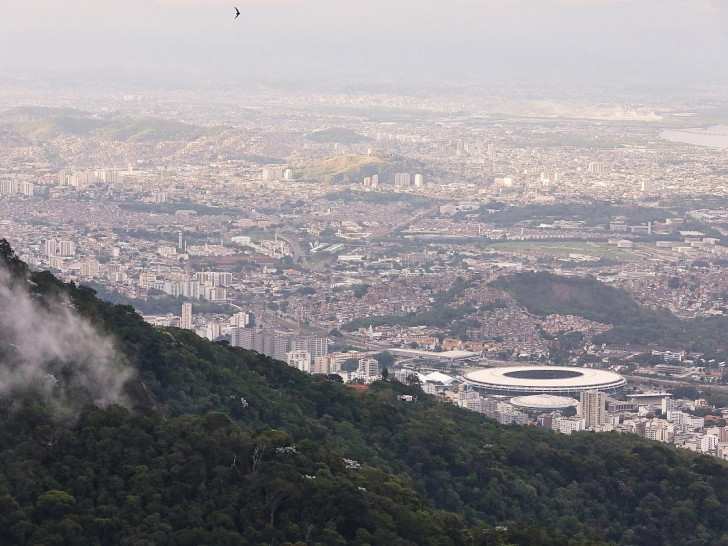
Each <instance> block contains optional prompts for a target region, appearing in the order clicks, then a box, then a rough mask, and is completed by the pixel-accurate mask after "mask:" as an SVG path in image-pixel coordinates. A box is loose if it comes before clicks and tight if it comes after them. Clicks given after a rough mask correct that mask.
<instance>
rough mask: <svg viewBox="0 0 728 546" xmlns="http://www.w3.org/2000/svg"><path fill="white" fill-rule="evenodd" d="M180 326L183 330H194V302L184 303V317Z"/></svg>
mask: <svg viewBox="0 0 728 546" xmlns="http://www.w3.org/2000/svg"><path fill="white" fill-rule="evenodd" d="M179 327H180V328H182V329H183V330H192V304H191V303H183V304H182V317H181V319H180V322H179Z"/></svg>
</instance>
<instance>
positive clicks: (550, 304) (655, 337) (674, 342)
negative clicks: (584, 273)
mask: <svg viewBox="0 0 728 546" xmlns="http://www.w3.org/2000/svg"><path fill="white" fill-rule="evenodd" d="M493 285H494V286H495V287H497V288H500V289H502V290H505V291H506V292H509V293H510V294H511V295H512V296H513V297H514V298H515V299H516V300H517V301H518V302H519V303H520V304H521V305H523V306H524V307H526V309H528V311H529V312H530V313H533V314H535V315H548V314H551V313H558V314H562V315H578V316H580V317H584V318H587V319H590V320H595V321H597V322H601V323H603V324H611V325H613V326H614V328H613V329H611V330H609V331H607V332H604V333H603V334H600V335H598V336H596V337H595V338H594V342H595V343H608V344H616V345H623V344H628V343H629V344H640V345H642V344H656V345H660V346H661V347H666V348H672V349H683V350H688V351H697V352H701V353H705V354H706V355H710V356H707V358H711V357H712V355H716V354H718V353H722V352H725V351H728V318H726V317H722V316H715V317H708V318H705V317H701V318H696V319H693V320H681V319H679V318H678V317H676V316H675V315H673V314H672V313H671V312H670V311H669V310H668V309H651V308H648V307H645V306H641V305H638V304H637V303H636V302H635V301H634V300H633V299H632V297H631V296H630V295H629V294H628V293H627V292H626V291H624V290H622V289H619V288H615V287H613V286H609V285H606V284H604V283H601V282H599V281H598V280H597V279H596V278H594V277H585V278H584V277H562V276H559V275H554V274H552V273H547V272H543V271H542V272H537V273H534V272H527V273H519V274H516V275H509V276H504V277H501V278H499V279H498V280H496V281H495V282H494V283H493Z"/></svg>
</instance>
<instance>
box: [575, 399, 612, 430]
mask: <svg viewBox="0 0 728 546" xmlns="http://www.w3.org/2000/svg"><path fill="white" fill-rule="evenodd" d="M580 401H581V410H580V412H581V417H583V418H584V419H585V426H586V428H590V427H595V426H598V425H603V424H604V423H606V422H607V410H606V407H607V393H604V392H600V391H582V393H581V399H580Z"/></svg>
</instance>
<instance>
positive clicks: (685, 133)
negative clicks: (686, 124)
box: [660, 125, 728, 150]
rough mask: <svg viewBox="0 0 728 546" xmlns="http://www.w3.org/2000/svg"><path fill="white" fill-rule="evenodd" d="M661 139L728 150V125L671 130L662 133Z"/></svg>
mask: <svg viewBox="0 0 728 546" xmlns="http://www.w3.org/2000/svg"><path fill="white" fill-rule="evenodd" d="M660 138H662V139H664V140H669V141H670V142H682V143H685V144H693V145H695V146H705V147H708V148H718V149H721V150H725V149H728V125H713V126H711V127H705V128H692V129H680V130H675V129H670V130H666V131H662V132H661V133H660Z"/></svg>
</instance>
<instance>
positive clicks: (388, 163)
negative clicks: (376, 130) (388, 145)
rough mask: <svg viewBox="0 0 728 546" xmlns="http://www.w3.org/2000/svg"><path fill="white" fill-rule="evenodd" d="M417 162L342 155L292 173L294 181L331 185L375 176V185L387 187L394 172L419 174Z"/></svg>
mask: <svg viewBox="0 0 728 546" xmlns="http://www.w3.org/2000/svg"><path fill="white" fill-rule="evenodd" d="M422 170H423V166H422V164H421V163H419V162H414V161H410V160H406V159H404V158H402V157H399V156H396V155H394V154H388V153H385V152H383V153H381V154H379V155H376V156H369V155H363V154H345V155H340V156H336V157H332V158H330V159H326V160H324V161H321V162H318V163H315V164H313V165H309V166H308V167H306V168H305V169H303V170H302V171H300V172H298V173H296V177H297V178H302V179H304V180H314V181H317V182H325V183H331V184H337V183H361V182H362V181H363V180H364V177H365V176H373V175H375V174H376V175H379V185H380V186H382V185H387V184H391V183H392V182H391V181H392V179H393V178H394V173H396V172H409V173H415V172H422Z"/></svg>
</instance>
